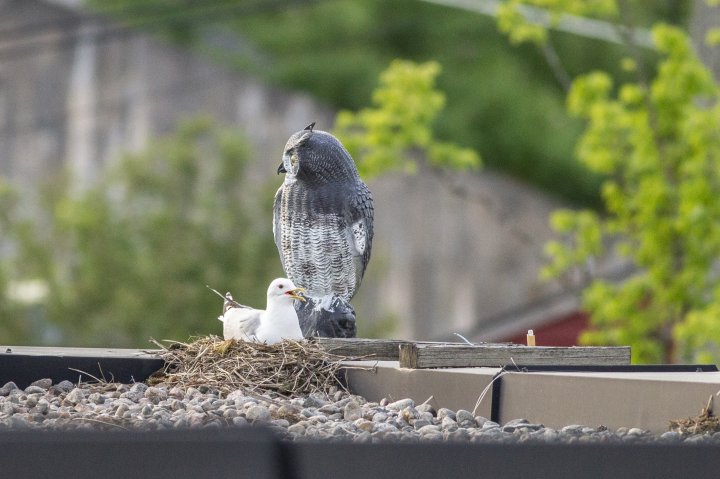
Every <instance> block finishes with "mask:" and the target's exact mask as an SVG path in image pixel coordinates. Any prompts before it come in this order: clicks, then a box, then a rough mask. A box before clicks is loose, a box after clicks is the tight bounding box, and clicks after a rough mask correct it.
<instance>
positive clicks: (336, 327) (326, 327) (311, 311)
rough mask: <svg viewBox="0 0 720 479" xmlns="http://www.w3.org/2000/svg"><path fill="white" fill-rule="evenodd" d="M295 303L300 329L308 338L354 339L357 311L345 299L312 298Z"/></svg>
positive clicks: (333, 297) (335, 297) (334, 297)
mask: <svg viewBox="0 0 720 479" xmlns="http://www.w3.org/2000/svg"><path fill="white" fill-rule="evenodd" d="M306 299H307V301H306V302H304V303H301V302H299V301H296V302H295V309H296V310H297V315H298V320H299V321H300V329H301V330H302V333H303V336H305V337H306V338H309V337H313V336H320V337H324V338H354V337H355V336H356V335H357V330H356V328H355V310H354V309H353V307H352V306H350V303H348V302H347V301H346V300H344V299H343V298H339V297H337V296H332V297H331V298H312V297H308V296H306Z"/></svg>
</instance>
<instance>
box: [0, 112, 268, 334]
mask: <svg viewBox="0 0 720 479" xmlns="http://www.w3.org/2000/svg"><path fill="white" fill-rule="evenodd" d="M248 157H249V154H248V151H247V147H246V144H245V142H244V141H242V140H241V139H240V138H239V136H238V134H237V132H234V131H232V132H231V131H226V130H223V129H220V128H218V127H216V126H213V125H212V124H211V123H210V122H209V121H206V120H203V119H195V120H192V121H187V122H184V123H183V124H182V125H180V126H179V128H178V130H177V132H176V133H175V134H174V135H172V136H170V137H167V138H162V139H159V140H156V141H154V142H152V143H151V144H150V146H148V147H147V149H145V150H144V151H142V152H140V153H137V154H128V155H125V156H124V157H123V158H122V159H121V160H119V162H118V163H117V164H116V165H114V166H113V167H110V168H109V169H108V170H107V172H106V173H105V174H104V175H103V177H102V178H100V180H99V182H98V184H97V185H96V186H93V187H91V188H90V189H87V190H82V191H78V190H77V188H74V187H72V186H71V182H70V181H68V182H59V183H56V184H55V185H54V186H53V188H51V189H49V190H48V191H47V192H46V194H45V196H44V208H45V211H47V212H48V215H47V217H46V218H43V220H41V221H37V222H32V221H28V220H22V219H21V218H19V217H17V218H15V221H12V222H5V223H4V224H5V225H6V227H7V231H6V232H7V233H8V234H9V236H4V239H6V240H7V239H10V238H12V239H14V241H13V248H14V249H15V252H14V254H12V255H10V257H12V258H14V261H13V262H12V264H9V263H8V264H5V268H6V272H7V273H8V274H9V273H12V277H13V279H14V280H16V281H22V280H25V279H27V280H37V279H40V280H42V281H43V282H44V283H45V284H46V285H47V288H48V291H47V295H46V297H45V298H44V299H43V300H42V301H40V302H39V303H38V304H37V305H34V306H32V307H27V306H26V307H23V306H22V305H21V304H13V303H12V302H10V301H6V302H4V303H0V308H8V307H12V308H13V309H14V311H13V313H14V314H12V315H8V316H6V315H5V310H4V309H3V310H2V312H3V321H2V323H0V324H1V326H0V328H2V329H1V330H0V333H2V336H3V337H4V338H7V340H8V341H13V340H14V341H32V342H33V344H38V343H39V342H42V338H41V336H40V330H41V329H47V327H48V326H50V327H51V329H52V328H54V329H55V330H56V331H57V332H58V334H59V338H52V342H53V344H67V345H74V346H79V345H95V346H103V347H106V346H147V341H148V339H149V338H150V337H154V338H156V339H176V340H185V339H187V338H188V336H189V335H191V334H208V333H219V332H220V331H221V328H220V326H221V324H220V322H219V321H218V320H217V316H218V315H219V313H220V312H221V309H222V299H220V298H218V297H217V296H215V295H214V294H213V293H212V292H210V291H209V290H208V289H206V288H205V285H210V286H212V287H214V288H216V289H219V290H221V291H223V292H224V291H226V290H230V291H232V292H233V293H234V295H235V297H236V298H237V299H238V300H239V301H242V302H244V303H245V304H252V305H254V306H256V307H263V306H264V304H265V293H266V289H267V284H268V283H269V282H270V280H271V279H272V278H273V277H275V276H280V275H281V269H280V263H279V261H278V257H277V251H276V250H275V244H274V242H273V239H272V233H271V228H270V223H269V222H268V221H267V218H269V217H271V215H272V213H271V211H270V208H271V202H268V201H260V200H258V201H256V202H255V201H253V200H252V198H270V197H271V196H272V192H271V191H270V190H267V189H263V188H259V187H257V186H253V185H252V184H250V182H248V181H246V180H245V171H246V167H247V162H248ZM7 196H8V195H4V196H3V195H0V201H2V200H3V198H5V197H7ZM8 206H11V205H8ZM3 211H11V210H10V209H8V210H3ZM3 216H5V215H3ZM3 219H4V218H3ZM9 268H11V270H7V269H9ZM6 277H7V276H6ZM0 278H2V276H0ZM1 281H2V280H1V279H0V282H1ZM36 308H40V309H41V314H40V316H41V317H42V318H43V321H44V322H45V324H42V325H37V326H38V331H33V330H28V328H31V327H32V326H33V323H32V322H31V321H28V315H31V314H32V310H34V309H36ZM215 313H218V314H215Z"/></svg>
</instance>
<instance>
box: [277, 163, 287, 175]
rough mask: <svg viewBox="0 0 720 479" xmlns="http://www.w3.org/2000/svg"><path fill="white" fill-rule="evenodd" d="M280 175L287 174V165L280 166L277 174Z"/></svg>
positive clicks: (281, 164)
mask: <svg viewBox="0 0 720 479" xmlns="http://www.w3.org/2000/svg"><path fill="white" fill-rule="evenodd" d="M280 173H287V170H286V169H285V163H280V166H278V169H277V174H278V175H279V174H280Z"/></svg>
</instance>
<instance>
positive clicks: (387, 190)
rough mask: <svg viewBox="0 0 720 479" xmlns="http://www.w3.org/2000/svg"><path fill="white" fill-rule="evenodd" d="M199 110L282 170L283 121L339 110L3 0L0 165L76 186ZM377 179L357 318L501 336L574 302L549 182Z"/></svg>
mask: <svg viewBox="0 0 720 479" xmlns="http://www.w3.org/2000/svg"><path fill="white" fill-rule="evenodd" d="M197 115H204V116H209V117H212V118H214V119H215V120H217V121H218V122H220V123H222V124H224V125H229V126H232V127H234V128H237V130H238V131H240V132H242V133H244V134H245V136H246V137H247V138H248V139H249V140H250V141H251V144H252V147H253V154H254V158H255V159H256V160H255V162H254V164H253V166H252V169H251V170H252V171H251V173H250V174H251V175H253V178H254V180H256V181H264V182H265V181H266V182H273V181H274V182H276V183H277V184H278V185H279V183H280V181H281V180H280V179H279V178H278V177H277V176H276V174H275V170H276V167H277V164H278V163H279V161H280V157H281V154H282V149H283V146H284V145H285V142H286V140H287V138H288V136H289V135H290V134H291V133H293V132H294V131H297V130H298V129H301V128H303V127H304V126H305V125H306V124H308V123H310V122H311V121H316V122H317V125H318V127H320V128H322V129H326V130H330V129H332V124H333V118H334V112H333V111H332V110H331V109H329V108H327V107H326V106H324V105H321V104H319V103H318V102H317V101H315V100H313V99H312V98H310V97H309V96H307V95H305V94H301V93H298V92H289V91H283V90H280V89H277V88H273V87H271V86H268V85H266V84H264V83H263V82H262V81H261V80H259V79H257V78H253V77H251V76H248V75H246V74H243V73H238V72H236V71H230V70H229V69H226V68H224V67H222V66H220V65H217V64H214V63H213V62H211V61H210V60H208V59H206V58H203V57H201V56H198V55H196V54H193V53H191V52H188V51H185V50H182V49H179V48H176V47H172V46H168V45H166V44H164V43H162V42H160V41H158V40H155V39H153V38H152V37H150V36H148V35H145V34H142V33H140V32H136V31H132V30H127V29H125V28H122V27H120V26H118V25H115V24H113V23H110V22H108V21H105V20H102V19H97V18H95V17H92V16H89V15H86V14H85V13H83V12H82V11H80V10H77V9H75V8H69V7H64V6H60V5H57V4H54V3H47V2H42V1H36V0H22V1H16V0H0V176H3V177H5V178H9V179H10V180H11V181H12V182H13V183H14V184H16V185H19V186H20V187H22V188H28V189H33V188H35V185H37V184H38V182H41V181H44V180H47V179H49V178H52V175H54V174H57V173H58V172H59V171H60V170H61V169H62V168H69V169H70V170H71V171H72V172H73V176H74V178H75V181H76V183H77V185H78V186H79V187H82V186H83V185H87V184H91V183H92V181H93V180H94V178H96V177H97V175H98V173H99V172H100V171H101V170H102V169H103V168H105V167H107V165H109V164H110V163H111V162H112V161H113V159H115V158H117V157H118V155H119V154H120V153H121V152H124V151H134V150H138V149H141V148H142V147H143V146H144V145H146V143H147V142H148V140H149V139H150V138H152V137H155V136H157V135H162V134H164V133H168V132H170V131H172V130H173V129H174V127H175V125H176V124H177V122H178V121H179V120H180V119H182V118H183V117H192V116H197ZM448 181H450V182H451V184H449V183H448ZM369 186H370V188H371V190H372V192H373V195H374V198H375V207H376V220H375V231H376V236H375V241H374V245H373V258H372V261H371V263H370V267H369V269H368V272H367V275H366V277H365V279H364V282H363V286H362V288H361V289H360V293H359V294H358V296H357V297H356V298H355V300H354V301H353V303H354V304H355V306H356V309H357V312H358V321H359V322H364V321H367V322H368V323H375V322H376V323H377V324H381V323H383V321H384V322H385V323H388V324H390V323H393V322H396V325H397V327H396V329H395V330H394V331H388V333H387V334H389V335H392V336H394V337H397V338H407V339H453V340H454V339H456V338H455V337H454V336H453V334H452V333H454V332H457V333H461V334H463V335H465V336H467V337H469V338H473V339H476V340H483V341H495V340H505V339H508V338H511V337H514V336H517V335H518V334H520V333H523V332H524V330H526V329H528V328H536V329H537V328H539V327H542V326H543V325H550V324H553V323H556V322H557V320H558V319H562V318H568V317H571V316H572V315H573V314H574V313H575V312H576V311H577V310H578V308H579V305H578V300H577V294H576V293H577V292H576V291H572V290H567V289H566V288H564V287H563V286H562V285H561V284H559V283H557V282H542V281H540V280H539V279H538V270H539V268H540V266H541V265H542V264H543V256H542V249H543V245H544V244H545V242H546V241H547V240H548V239H550V238H551V236H552V232H551V231H550V229H549V227H548V221H547V220H548V215H549V213H550V212H551V211H552V210H554V209H555V208H556V207H558V206H559V204H558V203H557V201H555V200H553V199H551V198H549V197H548V196H547V195H544V194H542V193H541V192H539V191H538V190H536V189H534V188H532V187H529V186H527V185H525V184H522V183H520V182H518V181H516V180H514V179H512V178H509V177H506V176H503V175H500V174H497V173H493V172H489V171H485V172H483V173H481V174H462V175H457V176H455V177H452V178H450V180H440V179H438V178H437V177H436V176H435V175H433V174H432V173H431V172H420V173H418V174H417V175H414V176H405V175H387V176H384V177H382V178H379V179H377V180H374V181H372V182H370V183H369ZM267 201H268V202H270V201H272V198H270V197H269V198H267ZM271 221H272V220H271V218H268V225H270V224H271ZM572 317H573V318H575V316H572ZM573 321H575V320H573ZM572 324H573V326H568V327H569V328H571V329H572V328H576V329H577V325H576V322H573V323H572ZM556 329H557V328H556ZM561 329H563V328H562V327H561ZM361 331H362V326H361ZM563 331H564V332H565V333H567V331H568V328H564V329H563ZM209 332H210V331H209ZM543 339H544V340H543ZM539 343H542V344H553V341H552V339H551V338H539Z"/></svg>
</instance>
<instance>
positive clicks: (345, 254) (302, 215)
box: [279, 181, 358, 299]
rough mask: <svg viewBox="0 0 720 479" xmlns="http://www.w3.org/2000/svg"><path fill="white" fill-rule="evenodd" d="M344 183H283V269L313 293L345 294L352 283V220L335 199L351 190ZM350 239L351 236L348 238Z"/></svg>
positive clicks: (343, 197) (343, 198) (351, 290)
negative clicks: (316, 184) (319, 184)
mask: <svg viewBox="0 0 720 479" xmlns="http://www.w3.org/2000/svg"><path fill="white" fill-rule="evenodd" d="M353 189H354V188H353V186H352V185H349V184H340V185H330V186H320V187H317V186H316V187H313V186H310V185H307V184H304V183H303V182H302V181H294V182H288V183H285V185H283V191H282V198H281V202H280V205H279V206H280V208H279V210H280V211H279V212H280V218H279V220H280V224H281V225H282V232H281V236H280V238H279V239H280V248H281V250H282V257H283V266H284V268H285V270H286V271H287V272H288V273H289V274H290V273H291V274H292V276H293V277H295V278H296V281H297V282H298V284H303V286H304V287H305V288H306V289H307V290H308V293H309V294H310V295H312V296H318V297H319V296H325V295H329V294H337V295H339V296H341V297H345V298H346V299H349V298H350V297H352V295H353V294H354V291H355V290H356V288H357V286H358V285H357V284H356V281H355V280H354V279H355V278H356V276H357V273H358V272H357V271H356V267H357V265H356V263H355V261H354V259H353V251H351V250H352V245H353V243H354V241H353V238H348V231H352V228H351V219H350V218H346V217H344V216H343V215H342V214H341V213H340V211H342V210H343V209H342V208H341V209H340V210H338V204H339V203H340V204H342V203H345V202H346V199H347V197H348V195H350V194H352V190H353ZM349 240H350V241H349Z"/></svg>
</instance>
